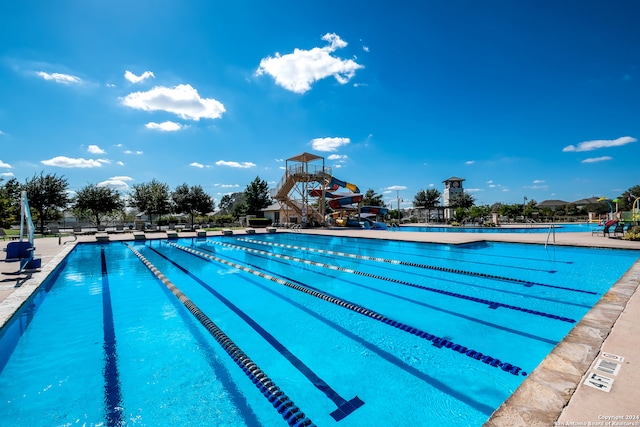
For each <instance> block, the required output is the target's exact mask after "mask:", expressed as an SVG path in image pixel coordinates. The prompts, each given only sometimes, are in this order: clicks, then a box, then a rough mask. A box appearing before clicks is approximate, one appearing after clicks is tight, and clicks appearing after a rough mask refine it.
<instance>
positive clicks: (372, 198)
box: [362, 188, 385, 207]
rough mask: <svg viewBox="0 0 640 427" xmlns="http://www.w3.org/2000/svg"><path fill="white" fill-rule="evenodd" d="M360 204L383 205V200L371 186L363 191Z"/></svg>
mask: <svg viewBox="0 0 640 427" xmlns="http://www.w3.org/2000/svg"><path fill="white" fill-rule="evenodd" d="M362 205H363V206H382V207H385V204H384V201H383V200H382V194H376V192H375V191H373V189H371V188H370V189H368V190H367V192H366V193H364V196H362Z"/></svg>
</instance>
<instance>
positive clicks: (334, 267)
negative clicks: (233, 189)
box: [207, 240, 576, 323]
mask: <svg viewBox="0 0 640 427" xmlns="http://www.w3.org/2000/svg"><path fill="white" fill-rule="evenodd" d="M207 243H213V244H215V245H220V246H224V247H229V248H232V249H239V250H243V251H246V252H250V253H255V254H259V255H265V256H270V257H275V258H280V259H286V260H287V261H294V262H299V263H302V264H307V265H313V266H315V267H321V268H328V269H330V270H336V271H341V272H344V273H349V274H355V275H358V276H364V277H370V278H372V279H378V280H384V281H387V282H392V283H396V284H399V285H404V286H410V287H412V288H417V289H422V290H424V291H428V292H434V293H437V294H441V295H446V296H450V297H453V298H460V299H463V300H467V301H471V302H475V303H478V304H483V305H487V306H488V308H490V309H497V308H500V307H502V308H506V309H509V310H515V311H520V312H522V313H527V314H533V315H534V316H541V317H547V318H549V319H553V320H558V321H561V322H568V323H576V321H575V319H571V318H569V317H564V316H559V315H556V314H551V313H545V312H543V311H538V310H532V309H529V308H523V307H518V306H515V305H510V304H504V303H501V302H497V301H491V300H487V299H484V298H477V297H472V296H469V295H464V294H460V293H457V292H450V291H445V290H442V289H437V288H432V287H429V286H423V285H418V284H416V283H411V282H407V281H404V280H400V279H394V278H392V277H385V276H379V275H376V274H371V273H366V272H363V271H357V270H353V269H351V268H345V267H340V266H337V265H332V264H325V263H321V262H318V261H310V260H307V259H302V258H297V257H292V256H289V255H283V254H276V253H273V252H266V251H261V250H259V249H253V248H247V247H245V246H240V245H233V244H230V243H223V242H218V241H215V240H207Z"/></svg>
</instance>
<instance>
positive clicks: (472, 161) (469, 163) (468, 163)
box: [464, 160, 476, 165]
mask: <svg viewBox="0 0 640 427" xmlns="http://www.w3.org/2000/svg"><path fill="white" fill-rule="evenodd" d="M475 162H476V161H475V160H467V161H466V162H464V164H465V165H472V164H474V163H475Z"/></svg>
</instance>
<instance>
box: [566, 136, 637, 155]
mask: <svg viewBox="0 0 640 427" xmlns="http://www.w3.org/2000/svg"><path fill="white" fill-rule="evenodd" d="M636 141H637V139H636V138H633V137H630V136H623V137H620V138H617V139H597V140H594V141H584V142H581V143H580V144H578V145H577V146H575V145H567V146H566V147H564V148H563V149H562V151H564V152H580V151H593V150H597V149H598V148H609V147H620V146H622V145H627V144H630V143H632V142H636Z"/></svg>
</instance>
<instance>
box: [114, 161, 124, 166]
mask: <svg viewBox="0 0 640 427" xmlns="http://www.w3.org/2000/svg"><path fill="white" fill-rule="evenodd" d="M116 165H118V166H124V162H123V161H122V160H119V161H117V162H116Z"/></svg>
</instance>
